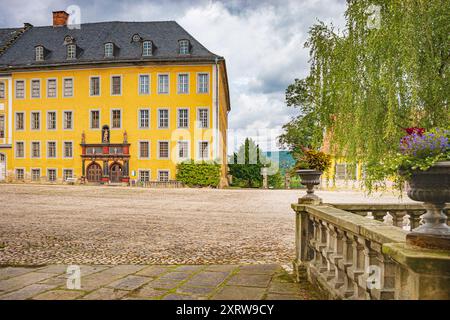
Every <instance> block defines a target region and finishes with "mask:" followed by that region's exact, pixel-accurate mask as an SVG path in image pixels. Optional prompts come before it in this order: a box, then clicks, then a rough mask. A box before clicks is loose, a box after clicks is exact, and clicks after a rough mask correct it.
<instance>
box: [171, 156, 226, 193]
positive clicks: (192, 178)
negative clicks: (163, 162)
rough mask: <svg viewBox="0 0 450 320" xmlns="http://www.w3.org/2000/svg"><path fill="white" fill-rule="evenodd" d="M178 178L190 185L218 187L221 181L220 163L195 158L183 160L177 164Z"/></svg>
mask: <svg viewBox="0 0 450 320" xmlns="http://www.w3.org/2000/svg"><path fill="white" fill-rule="evenodd" d="M176 178H177V180H178V181H181V182H183V183H184V184H185V185H187V186H189V187H214V188H217V186H218V185H219V183H220V164H217V163H215V162H204V161H203V162H195V161H194V160H190V161H186V162H182V163H179V164H178V165H177V176H176Z"/></svg>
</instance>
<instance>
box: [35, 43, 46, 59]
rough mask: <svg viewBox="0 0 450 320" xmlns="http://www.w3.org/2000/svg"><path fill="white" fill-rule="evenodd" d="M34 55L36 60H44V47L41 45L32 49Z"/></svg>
mask: <svg viewBox="0 0 450 320" xmlns="http://www.w3.org/2000/svg"><path fill="white" fill-rule="evenodd" d="M34 57H35V59H36V61H44V47H43V46H37V47H36V48H35V49H34Z"/></svg>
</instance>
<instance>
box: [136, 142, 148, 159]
mask: <svg viewBox="0 0 450 320" xmlns="http://www.w3.org/2000/svg"><path fill="white" fill-rule="evenodd" d="M139 158H144V159H148V158H150V142H148V141H139Z"/></svg>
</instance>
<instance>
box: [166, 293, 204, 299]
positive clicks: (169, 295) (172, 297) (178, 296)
mask: <svg viewBox="0 0 450 320" xmlns="http://www.w3.org/2000/svg"><path fill="white" fill-rule="evenodd" d="M162 300H197V299H195V298H194V297H191V296H185V295H181V294H168V295H167V296H165V297H164V298H163V299H162Z"/></svg>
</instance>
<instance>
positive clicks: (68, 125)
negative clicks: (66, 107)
mask: <svg viewBox="0 0 450 320" xmlns="http://www.w3.org/2000/svg"><path fill="white" fill-rule="evenodd" d="M63 122H64V125H63V128H64V130H72V129H73V112H72V111H64V115H63Z"/></svg>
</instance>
